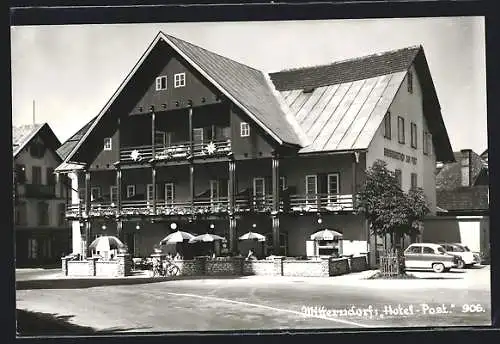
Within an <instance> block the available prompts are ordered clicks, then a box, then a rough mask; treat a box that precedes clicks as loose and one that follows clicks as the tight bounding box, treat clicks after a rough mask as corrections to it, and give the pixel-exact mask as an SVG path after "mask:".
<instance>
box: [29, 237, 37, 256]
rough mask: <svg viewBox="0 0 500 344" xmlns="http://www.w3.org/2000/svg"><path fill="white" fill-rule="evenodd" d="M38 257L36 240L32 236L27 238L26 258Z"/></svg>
mask: <svg viewBox="0 0 500 344" xmlns="http://www.w3.org/2000/svg"><path fill="white" fill-rule="evenodd" d="M37 257H38V241H37V240H36V239H34V238H29V239H28V258H29V259H36V258H37Z"/></svg>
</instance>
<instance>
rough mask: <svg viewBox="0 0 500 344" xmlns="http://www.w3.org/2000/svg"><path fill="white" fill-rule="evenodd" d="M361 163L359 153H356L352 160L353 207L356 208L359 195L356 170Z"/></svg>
mask: <svg viewBox="0 0 500 344" xmlns="http://www.w3.org/2000/svg"><path fill="white" fill-rule="evenodd" d="M358 163H359V153H358V152H354V153H353V159H352V201H353V206H354V199H355V196H356V193H357V191H358V190H357V185H356V184H357V180H356V179H357V178H356V168H357V167H358Z"/></svg>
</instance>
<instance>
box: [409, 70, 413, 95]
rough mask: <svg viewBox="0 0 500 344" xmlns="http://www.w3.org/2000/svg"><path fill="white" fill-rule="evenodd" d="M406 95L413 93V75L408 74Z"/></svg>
mask: <svg viewBox="0 0 500 344" xmlns="http://www.w3.org/2000/svg"><path fill="white" fill-rule="evenodd" d="M408 93H410V94H411V93H413V73H412V72H411V71H409V72H408Z"/></svg>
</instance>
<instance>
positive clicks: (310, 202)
mask: <svg viewBox="0 0 500 344" xmlns="http://www.w3.org/2000/svg"><path fill="white" fill-rule="evenodd" d="M289 208H290V211H291V212H299V213H302V212H341V211H350V212H351V211H354V197H353V195H340V194H309V195H291V196H290V201H289Z"/></svg>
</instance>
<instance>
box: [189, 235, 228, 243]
mask: <svg viewBox="0 0 500 344" xmlns="http://www.w3.org/2000/svg"><path fill="white" fill-rule="evenodd" d="M214 241H226V238H223V237H221V236H218V235H215V234H209V233H206V234H202V235H198V236H195V237H194V238H192V239H191V240H189V242H190V243H195V242H214Z"/></svg>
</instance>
